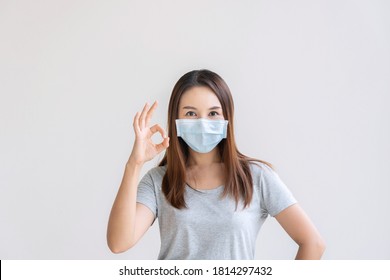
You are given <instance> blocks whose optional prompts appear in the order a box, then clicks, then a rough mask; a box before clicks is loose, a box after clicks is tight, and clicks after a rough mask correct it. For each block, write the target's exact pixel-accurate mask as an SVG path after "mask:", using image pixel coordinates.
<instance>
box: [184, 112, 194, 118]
mask: <svg viewBox="0 0 390 280" xmlns="http://www.w3.org/2000/svg"><path fill="white" fill-rule="evenodd" d="M186 116H189V117H194V116H196V114H195V113H194V112H192V111H188V112H187V113H186Z"/></svg>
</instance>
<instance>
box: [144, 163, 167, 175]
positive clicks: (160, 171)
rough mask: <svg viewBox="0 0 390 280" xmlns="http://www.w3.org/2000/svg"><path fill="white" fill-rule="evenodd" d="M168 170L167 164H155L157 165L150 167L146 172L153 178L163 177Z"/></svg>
mask: <svg viewBox="0 0 390 280" xmlns="http://www.w3.org/2000/svg"><path fill="white" fill-rule="evenodd" d="M166 171H167V166H166V165H163V166H155V167H153V168H151V169H149V171H148V172H147V173H146V174H147V175H149V176H150V177H152V178H160V177H161V178H162V177H164V175H165V172H166Z"/></svg>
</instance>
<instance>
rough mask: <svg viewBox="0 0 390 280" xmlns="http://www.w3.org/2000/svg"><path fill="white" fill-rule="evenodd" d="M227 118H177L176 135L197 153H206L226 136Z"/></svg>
mask: <svg viewBox="0 0 390 280" xmlns="http://www.w3.org/2000/svg"><path fill="white" fill-rule="evenodd" d="M227 124H228V121H227V120H208V119H177V120H176V130H177V136H178V137H181V138H182V139H183V140H184V141H185V142H186V143H187V145H188V146H190V148H191V149H193V150H194V151H196V152H198V153H208V152H210V151H211V150H212V149H214V148H215V147H216V146H217V145H218V143H219V142H221V140H222V139H223V138H226V132H227Z"/></svg>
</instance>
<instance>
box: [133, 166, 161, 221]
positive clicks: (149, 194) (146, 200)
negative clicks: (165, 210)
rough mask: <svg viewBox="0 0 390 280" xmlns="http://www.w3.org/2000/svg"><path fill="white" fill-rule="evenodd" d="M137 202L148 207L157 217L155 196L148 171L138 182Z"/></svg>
mask: <svg viewBox="0 0 390 280" xmlns="http://www.w3.org/2000/svg"><path fill="white" fill-rule="evenodd" d="M137 202H138V203H142V204H143V205H145V206H146V207H148V208H149V209H150V210H151V211H152V212H153V214H154V217H155V218H156V217H157V214H158V213H157V198H156V192H155V187H154V182H153V178H152V176H151V174H150V172H148V173H146V174H145V175H144V177H142V179H141V181H140V182H139V184H138V190H137Z"/></svg>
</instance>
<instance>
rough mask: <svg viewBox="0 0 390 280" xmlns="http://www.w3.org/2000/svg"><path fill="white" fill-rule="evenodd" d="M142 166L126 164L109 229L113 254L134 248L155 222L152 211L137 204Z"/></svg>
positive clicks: (108, 235) (109, 241) (112, 210)
mask: <svg viewBox="0 0 390 280" xmlns="http://www.w3.org/2000/svg"><path fill="white" fill-rule="evenodd" d="M140 169H141V166H137V165H135V164H133V163H131V162H129V163H127V164H126V169H125V173H124V175H123V179H122V183H121V185H120V187H119V190H118V194H117V196H116V198H115V201H114V204H113V206H112V209H111V213H110V219H109V221H108V228H107V243H108V247H109V248H110V250H111V251H112V252H113V253H122V252H124V251H126V250H128V249H129V248H131V247H133V246H134V245H135V244H136V243H137V241H138V240H139V239H140V238H141V237H142V235H143V234H144V233H145V232H146V231H147V230H148V228H149V227H150V226H151V224H152V223H153V220H154V215H153V213H152V211H150V210H149V208H147V207H146V206H144V205H142V204H140V203H136V196H137V184H138V178H139V173H140Z"/></svg>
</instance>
